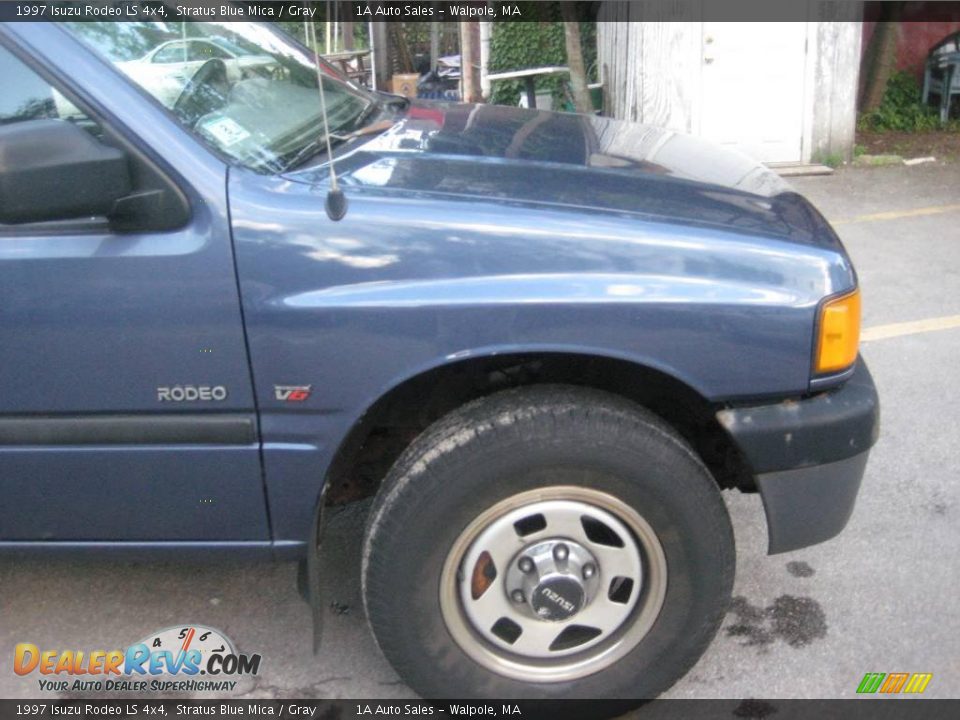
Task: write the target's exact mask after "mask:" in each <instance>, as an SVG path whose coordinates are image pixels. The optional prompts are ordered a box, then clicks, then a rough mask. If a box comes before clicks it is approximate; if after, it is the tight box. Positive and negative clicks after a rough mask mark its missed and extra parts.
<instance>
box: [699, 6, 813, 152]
mask: <svg viewBox="0 0 960 720" xmlns="http://www.w3.org/2000/svg"><path fill="white" fill-rule="evenodd" d="M806 43H807V24H806V23H802V22H756V23H736V22H705V23H703V38H702V68H703V72H702V75H701V78H702V83H703V86H702V107H701V114H700V117H701V120H700V134H701V135H703V136H704V137H706V138H709V139H711V140H714V141H716V142H719V143H721V144H723V145H731V146H733V147H735V148H737V149H739V150H742V151H743V152H745V153H747V154H748V155H751V156H752V157H754V158H756V159H757V160H760V161H762V162H800V161H801V159H802V157H803V154H802V135H803V107H804V105H803V103H804V79H805V73H806V57H807V52H806Z"/></svg>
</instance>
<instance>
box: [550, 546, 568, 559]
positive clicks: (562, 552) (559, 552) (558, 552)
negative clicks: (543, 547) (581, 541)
mask: <svg viewBox="0 0 960 720" xmlns="http://www.w3.org/2000/svg"><path fill="white" fill-rule="evenodd" d="M568 557H570V548H568V547H567V546H566V545H564V544H563V543H560V544H559V545H557V546H556V547H555V548H554V549H553V559H554V560H556V561H557V562H563V561H564V560H566V559H567V558H568Z"/></svg>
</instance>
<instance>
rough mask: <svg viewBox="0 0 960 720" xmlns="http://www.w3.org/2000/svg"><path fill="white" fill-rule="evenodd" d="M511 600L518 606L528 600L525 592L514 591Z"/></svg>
mask: <svg viewBox="0 0 960 720" xmlns="http://www.w3.org/2000/svg"><path fill="white" fill-rule="evenodd" d="M510 599H511V600H513V601H514V602H515V603H517V604H518V605H519V604H520V603H523V602H524V601H525V600H526V598H525V597H524V596H523V590H514V591H513V592H512V593H510Z"/></svg>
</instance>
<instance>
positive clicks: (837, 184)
mask: <svg viewBox="0 0 960 720" xmlns="http://www.w3.org/2000/svg"><path fill="white" fill-rule="evenodd" d="M791 182H792V184H793V185H794V186H795V187H796V188H797V189H798V190H799V191H800V192H802V193H804V194H806V195H807V196H808V197H810V198H811V199H812V200H813V202H814V203H815V204H816V205H817V206H818V207H819V208H820V209H821V210H822V211H823V213H824V214H825V215H826V216H827V218H829V219H830V220H832V221H835V223H836V227H837V230H838V232H839V233H840V235H841V237H842V238H843V241H844V243H845V244H846V246H847V248H848V249H849V251H850V253H851V255H852V257H853V259H854V262H855V264H856V266H857V269H858V271H859V274H860V281H861V286H862V289H863V302H864V327H866V328H877V327H885V326H887V325H889V324H892V323H904V322H910V321H916V320H924V319H928V318H940V319H943V318H947V321H944V322H938V323H933V324H932V325H933V326H934V327H939V328H940V329H934V330H931V331H925V332H916V331H912V330H910V327H912V326H908V327H906V328H905V329H904V328H901V329H897V328H894V329H893V331H892V336H890V337H886V338H885V339H877V340H869V341H867V342H865V343H864V345H863V355H864V356H865V357H866V359H867V361H868V362H869V364H870V367H871V370H872V372H873V374H874V378H875V380H876V383H877V385H878V388H879V392H880V395H881V401H882V431H881V438H880V442H879V444H878V445H877V446H876V448H875V449H874V451H873V454H872V456H871V459H870V463H869V466H868V468H867V474H866V477H865V479H864V482H863V486H862V488H861V491H860V497H859V500H858V502H857V506H856V510H855V512H854V515H853V517H852V519H851V521H850V524H849V525H848V527H847V529H846V530H845V531H844V532H843V533H842V534H841V535H840V536H839V537H838V538H836V539H834V540H832V541H830V542H827V543H824V544H822V545H818V546H816V547H812V548H808V549H805V550H801V551H797V552H793V553H788V554H785V555H778V556H772V557H771V556H767V555H766V554H765V548H766V527H765V521H764V519H763V509H762V506H761V502H760V498H759V496H756V495H742V494H739V493H737V492H727V493H725V497H726V501H727V504H728V507H729V510H730V514H731V517H732V519H733V524H734V528H735V532H736V539H737V548H738V550H737V558H738V567H737V580H736V586H735V589H734V595H735V599H734V602H733V605H732V607H731V610H730V612H729V614H728V616H727V619H726V621H725V623H724V626H723V628H722V629H721V631H720V633H719V635H718V636H717V639H716V641H715V642H714V643H713V645H712V646H711V647H710V648H709V650H708V651H707V652H706V654H705V655H704V656H703V658H702V659H701V661H700V662H699V663H698V664H697V665H696V667H694V668H693V670H692V671H691V672H690V673H689V674H688V675H687V676H686V677H685V678H683V679H682V680H680V681H679V682H678V683H677V685H676V686H675V687H674V688H673V689H672V690H671V691H670V692H669V693H668V695H667V697H670V698H743V697H763V698H851V697H854V696H855V690H856V687H857V685H858V684H859V682H860V680H861V678H862V677H863V675H864V673H866V672H929V673H933V679H932V680H931V682H930V684H929V685H928V687H927V690H926V692H925V695H926V696H929V697H937V698H946V697H953V698H956V697H960V612H957V609H956V606H957V598H958V597H960V571H958V560H957V558H958V557H960V524H958V522H957V517H958V513H960V482H958V470H960V461H958V455H957V447H958V442H957V440H958V435H960V434H958V428H960V403H958V401H957V397H956V393H955V388H956V387H957V385H958V383H960V363H958V362H957V358H958V357H960V327H956V324H957V323H956V322H954V326H953V327H950V325H951V321H950V320H949V318H951V317H953V318H954V320H956V316H960V292H958V291H960V206H958V205H957V203H958V199H957V198H958V195H957V188H958V187H960V164H948V165H942V164H937V165H920V166H916V167H910V168H908V167H880V168H862V169H842V170H840V171H839V172H837V173H835V174H834V175H832V176H829V177H810V178H794V179H792V180H791ZM883 334H884V333H878V335H883ZM887 334H888V335H889V334H891V333H887ZM867 337H870V333H869V332H868V333H867ZM365 509H366V506H365V505H358V506H352V507H347V508H342V509H339V510H338V511H337V513H336V515H335V516H334V517H333V519H332V523H331V532H330V535H329V538H330V539H329V541H328V544H327V552H326V555H325V558H326V559H325V566H324V568H323V576H324V578H325V582H326V583H327V584H328V586H329V593H330V597H331V599H332V603H331V605H330V607H328V608H327V609H326V618H325V625H326V630H325V637H324V645H323V650H322V652H321V653H320V654H319V655H317V656H314V655H313V653H312V651H311V645H310V641H309V638H310V617H309V613H308V608H307V606H306V604H305V603H304V602H303V601H302V600H301V599H300V597H299V595H298V593H297V591H296V589H295V575H296V568H295V566H293V565H290V564H286V565H272V564H255V565H238V564H223V563H207V564H203V565H181V564H174V563H132V562H103V561H100V562H94V561H64V560H57V561H51V560H39V559H11V558H0V697H3V698H27V697H37V696H38V694H39V693H38V690H37V680H36V676H35V675H34V676H33V677H31V678H30V679H24V678H20V677H18V676H16V675H15V674H14V673H13V672H12V670H11V659H12V656H13V648H14V646H15V644H16V643H18V642H32V643H35V644H36V645H38V646H39V647H41V648H44V649H92V648H101V649H107V648H110V647H121V646H125V644H129V643H131V642H134V641H136V640H138V639H140V638H142V637H144V636H145V635H147V634H148V633H150V632H151V631H154V630H158V629H160V628H165V627H169V626H174V625H180V624H187V623H200V624H204V625H207V626H211V627H214V628H219V629H220V630H222V631H224V632H225V633H226V634H227V635H228V636H230V637H231V638H232V639H233V640H234V641H235V642H236V644H237V646H238V647H239V648H240V649H241V650H242V651H246V652H257V653H260V654H261V655H262V657H263V664H262V667H261V672H260V674H259V676H258V677H257V678H256V680H255V681H254V682H247V683H245V684H244V685H243V686H242V687H238V689H237V692H238V693H243V696H244V697H247V698H251V699H252V698H272V697H285V698H356V697H376V698H412V697H414V695H413V693H412V691H411V690H410V689H409V688H407V687H406V686H405V685H404V684H403V683H402V682H401V681H400V680H399V679H398V677H397V675H396V674H395V673H394V672H393V670H392V669H391V667H390V666H389V665H388V664H387V662H386V661H385V660H384V659H383V658H382V656H381V655H380V653H379V651H378V650H377V647H376V645H375V644H374V641H373V639H372V637H371V635H370V634H369V632H368V630H367V628H366V624H365V620H364V616H363V607H362V603H361V601H360V589H359V573H358V569H359V557H360V541H361V533H362V527H363V520H364V511H365ZM224 696H233V694H230V693H228V694H226V695H224Z"/></svg>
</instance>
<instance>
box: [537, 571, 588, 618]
mask: <svg viewBox="0 0 960 720" xmlns="http://www.w3.org/2000/svg"><path fill="white" fill-rule="evenodd" d="M583 599H584V593H583V586H582V585H581V584H580V583H579V582H578V581H577V580H576V578H574V577H571V576H569V575H556V576H553V577H545V578H543V579H542V580H541V582H540V583H539V584H538V585H537V586H536V588H535V589H534V591H533V593H532V594H531V596H530V605H531V606H532V607H533V611H534V612H535V613H536V614H537V617H539V618H541V619H543V620H552V621H558V620H566V619H567V618H570V617H572V616H573V615H576V614H577V613H578V612H579V611H580V608H581V607H583Z"/></svg>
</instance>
